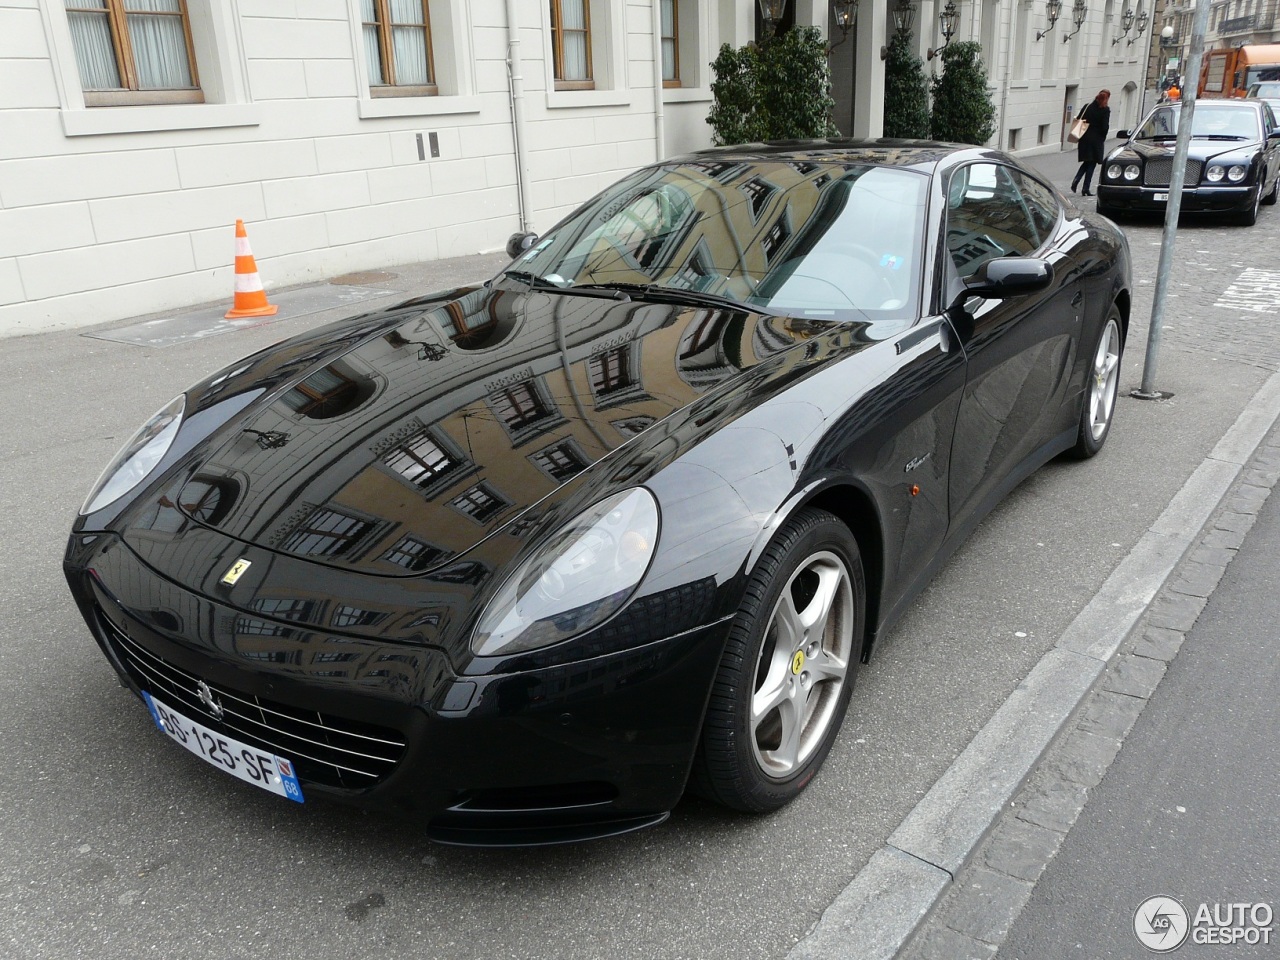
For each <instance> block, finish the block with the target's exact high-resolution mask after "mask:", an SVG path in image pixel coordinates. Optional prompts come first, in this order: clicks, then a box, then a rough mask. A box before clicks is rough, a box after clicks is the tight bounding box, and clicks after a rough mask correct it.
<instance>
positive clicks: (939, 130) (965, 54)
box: [930, 40, 996, 144]
mask: <svg viewBox="0 0 1280 960" xmlns="http://www.w3.org/2000/svg"><path fill="white" fill-rule="evenodd" d="M941 56H942V73H941V74H940V75H938V76H937V77H935V78H934V81H933V115H932V118H931V123H930V127H931V132H932V136H933V139H935V140H947V141H950V142H952V143H974V144H983V143H986V142H987V141H988V140H990V139H991V137H992V135H993V134H994V133H995V132H996V125H995V116H996V108H995V106H994V105H993V104H992V102H991V95H990V94H989V93H988V92H987V71H986V68H985V67H984V66H983V65H982V46H981V45H980V44H978V43H975V42H973V41H972V40H965V41H961V42H959V43H952V44H948V45H947V47H946V48H945V49H944V50H943V51H942V54H941Z"/></svg>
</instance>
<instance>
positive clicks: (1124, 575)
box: [787, 374, 1280, 960]
mask: <svg viewBox="0 0 1280 960" xmlns="http://www.w3.org/2000/svg"><path fill="white" fill-rule="evenodd" d="M1278 417H1280V374H1276V375H1273V376H1272V377H1271V378H1270V379H1269V380H1267V381H1266V382H1265V383H1264V384H1263V385H1262V387H1261V388H1260V389H1259V390H1258V391H1257V393H1256V394H1255V395H1254V397H1253V399H1252V400H1251V401H1250V403H1249V404H1248V405H1247V406H1246V407H1245V409H1244V411H1243V412H1242V413H1241V414H1240V416H1239V417H1238V418H1237V419H1236V421H1235V423H1234V424H1233V425H1232V427H1231V428H1230V429H1229V430H1228V431H1227V433H1226V434H1225V435H1224V436H1223V438H1222V439H1221V440H1220V441H1219V442H1218V444H1217V445H1216V446H1215V447H1214V448H1213V450H1212V451H1211V452H1210V454H1209V455H1208V456H1207V457H1206V458H1205V459H1204V460H1203V461H1202V462H1201V464H1200V466H1199V467H1197V468H1196V470H1195V471H1194V472H1193V473H1192V474H1191V476H1190V477H1189V478H1188V480H1187V481H1186V483H1185V484H1184V485H1183V487H1182V489H1181V490H1179V491H1178V493H1177V494H1176V495H1175V496H1174V497H1173V499H1172V500H1171V501H1170V503H1169V505H1168V507H1167V508H1166V509H1165V510H1164V512H1163V513H1162V514H1161V515H1160V517H1159V518H1158V519H1157V520H1156V522H1155V523H1154V524H1153V525H1152V527H1151V530H1150V531H1149V532H1148V533H1147V534H1146V535H1145V536H1143V537H1142V538H1141V539H1140V540H1139V541H1138V543H1137V545H1136V546H1135V547H1134V548H1133V550H1132V551H1130V553H1129V554H1128V556H1126V557H1125V558H1124V559H1123V560H1122V561H1121V562H1120V563H1119V564H1118V565H1117V567H1116V568H1115V570H1114V571H1113V572H1112V574H1111V576H1110V577H1108V578H1107V580H1106V582H1104V583H1103V585H1102V587H1101V588H1100V589H1099V590H1098V592H1097V593H1096V594H1095V595H1094V597H1093V599H1092V600H1090V602H1089V603H1088V604H1087V605H1086V606H1085V608H1084V609H1083V610H1082V611H1081V612H1080V614H1079V615H1078V616H1077V617H1076V619H1075V620H1074V621H1072V623H1071V624H1070V625H1069V626H1068V627H1067V628H1066V630H1065V631H1064V632H1063V635H1062V636H1061V637H1060V638H1059V640H1058V642H1057V644H1056V645H1055V647H1054V648H1052V649H1051V650H1049V652H1048V653H1046V654H1045V656H1044V657H1043V658H1042V659H1041V660H1040V662H1039V663H1038V664H1037V665H1036V666H1035V667H1034V668H1033V669H1032V671H1031V672H1030V673H1029V674H1028V676H1027V678H1026V679H1025V680H1024V681H1023V682H1022V683H1021V684H1019V685H1018V687H1017V688H1016V689H1015V690H1014V691H1013V693H1012V694H1010V696H1009V698H1008V699H1007V700H1006V701H1005V703H1004V704H1003V705H1002V706H1001V707H1000V708H999V709H998V710H997V711H996V713H995V715H994V716H992V718H991V719H990V720H989V721H988V722H987V724H986V725H985V726H983V728H982V729H981V730H979V731H978V733H977V734H976V735H975V736H974V738H973V740H972V741H971V742H970V744H969V746H968V747H966V748H965V750H964V751H963V752H961V754H960V756H959V757H957V758H956V760H955V761H954V762H953V763H952V765H951V766H950V767H949V768H948V769H947V770H946V771H945V772H944V773H943V774H942V776H941V777H940V778H939V779H938V781H937V782H936V783H935V784H934V786H933V788H932V789H930V790H929V792H928V793H927V794H926V795H925V796H924V797H923V798H922V799H921V800H920V802H919V803H918V804H917V805H916V807H915V809H914V810H912V811H911V813H910V814H908V815H907V817H906V819H905V820H903V822H902V823H901V824H900V825H899V826H898V828H897V829H896V830H895V831H894V832H893V834H892V835H890V837H889V840H888V842H887V843H886V844H885V846H884V847H882V848H881V849H880V850H879V851H877V852H876V853H875V854H873V855H872V858H871V860H870V862H869V863H868V864H867V866H866V867H864V868H863V869H862V871H860V872H859V873H858V874H857V875H856V876H855V877H854V878H853V880H852V881H851V882H850V883H849V885H848V886H847V887H846V888H845V890H844V891H843V892H842V893H841V894H840V895H839V896H837V897H836V899H835V900H834V901H833V902H832V903H831V904H830V906H828V907H827V909H826V910H825V911H824V912H823V914H822V916H821V917H820V918H819V920H818V922H817V923H816V924H815V925H814V927H813V928H812V929H811V930H810V932H809V933H808V935H807V936H806V937H804V938H803V939H801V940H800V941H799V942H798V943H797V944H796V945H795V946H794V947H793V948H792V950H791V951H790V953H789V954H788V955H787V960H811V958H819V957H821V958H841V960H891V958H894V957H898V958H899V960H955V958H957V957H970V956H972V957H990V956H992V955H993V954H994V952H995V950H996V949H997V947H998V945H999V944H1000V943H1001V942H1002V941H1003V940H1004V937H1005V936H1006V935H1007V934H1008V931H1009V929H1010V926H1011V925H1012V923H1013V920H1014V919H1015V918H1016V917H1017V915H1018V913H1020V912H1021V910H1022V907H1023V906H1024V905H1025V903H1026V901H1027V899H1028V898H1029V897H1030V894H1031V889H1032V888H1033V886H1034V880H1028V879H1025V878H1024V877H1022V876H1015V875H1014V874H1012V873H1009V872H1007V868H1008V866H1009V865H1010V864H1011V863H1014V862H1016V861H1017V859H1018V855H1017V854H1015V853H1013V852H1011V851H1013V850H1022V851H1023V855H1022V856H1023V857H1024V860H1025V857H1026V855H1027V854H1026V852H1027V851H1030V850H1032V849H1037V844H1039V845H1040V846H1039V847H1038V848H1039V849H1041V850H1042V852H1044V850H1045V849H1046V848H1045V847H1044V842H1045V839H1046V838H1045V837H1044V835H1043V834H1040V833H1037V832H1035V830H1033V828H1045V829H1049V830H1052V831H1055V832H1056V833H1058V834H1059V839H1058V840H1057V842H1056V843H1055V844H1053V850H1052V852H1050V853H1049V854H1048V856H1046V857H1045V858H1044V859H1043V861H1042V862H1041V863H1040V866H1039V870H1034V871H1033V870H1032V865H1031V864H1029V863H1028V862H1021V863H1020V865H1019V866H1018V867H1017V869H1018V871H1019V872H1020V873H1022V874H1027V873H1030V872H1034V873H1035V875H1036V877H1037V878H1038V877H1039V874H1040V872H1042V871H1043V869H1044V867H1045V866H1046V865H1047V864H1048V861H1049V860H1051V859H1052V856H1053V853H1056V850H1057V844H1060V843H1061V839H1062V838H1063V837H1065V835H1066V833H1067V831H1068V830H1069V829H1070V828H1071V826H1072V824H1074V823H1075V820H1076V818H1077V817H1078V816H1079V814H1080V811H1081V810H1082V809H1083V808H1084V805H1085V803H1086V802H1087V800H1088V789H1089V787H1091V786H1096V785H1097V784H1098V783H1099V782H1100V781H1101V779H1102V777H1103V775H1104V774H1105V773H1106V770H1107V768H1108V767H1109V766H1110V764H1111V762H1112V760H1114V759H1115V756H1116V754H1117V753H1118V752H1119V749H1120V745H1121V743H1122V742H1123V739H1124V736H1125V735H1127V734H1128V732H1129V730H1130V729H1131V728H1132V726H1133V723H1134V722H1135V721H1136V719H1137V716H1138V714H1139V713H1141V707H1142V706H1145V704H1146V701H1147V699H1148V698H1149V697H1150V696H1151V693H1152V692H1153V691H1154V690H1155V688H1156V686H1157V685H1158V684H1159V682H1160V680H1161V679H1162V678H1163V676H1164V672H1165V668H1166V665H1167V662H1168V661H1169V660H1171V659H1172V658H1173V657H1174V656H1176V654H1177V650H1178V648H1179V647H1180V646H1181V644H1182V640H1183V638H1184V637H1185V634H1186V632H1187V631H1188V630H1190V629H1191V627H1192V626H1193V625H1194V623H1195V621H1196V619H1197V618H1198V617H1199V616H1200V613H1201V611H1202V610H1203V609H1204V607H1205V605H1206V604H1207V602H1208V600H1207V593H1206V596H1199V595H1197V594H1198V593H1204V592H1206V591H1205V590H1204V589H1203V588H1204V587H1205V585H1206V584H1208V583H1209V581H1210V580H1212V582H1213V583H1214V584H1216V582H1217V581H1218V580H1219V579H1221V576H1222V573H1223V572H1225V568H1226V564H1227V563H1229V562H1230V559H1231V558H1233V557H1234V555H1235V552H1236V551H1237V550H1238V549H1239V547H1240V545H1241V544H1242V543H1243V542H1244V538H1245V535H1246V534H1247V533H1248V531H1249V529H1250V528H1251V527H1252V526H1253V523H1254V521H1255V520H1256V518H1257V515H1258V512H1259V510H1260V509H1261V506H1262V503H1263V502H1264V501H1265V499H1266V497H1267V495H1268V494H1269V493H1270V490H1271V488H1272V487H1273V486H1274V484H1275V482H1276V480H1277V479H1278V478H1280V440H1277V439H1276V438H1275V437H1269V434H1270V433H1271V431H1272V428H1273V427H1274V425H1275V423H1276V421H1277V418H1278ZM1264 442H1265V444H1266V446H1265V447H1264ZM1246 474H1247V475H1246ZM1193 548H1195V549H1196V550H1198V551H1201V553H1200V555H1199V556H1198V557H1197V559H1196V561H1195V563H1196V567H1191V568H1187V569H1186V570H1185V571H1184V568H1183V560H1184V557H1188V558H1189V555H1190V554H1191V553H1192V551H1193ZM1228 555H1229V556H1228ZM1211 559H1212V560H1219V561H1222V562H1221V563H1217V564H1215V563H1213V562H1210V561H1211ZM1215 567H1220V568H1221V569H1214V568H1215ZM1175 577H1176V579H1175ZM1180 586H1188V587H1190V588H1191V589H1192V590H1193V592H1191V593H1187V592H1182V591H1181V590H1180V589H1179V587H1180ZM1148 631H1154V632H1151V633H1149V632H1148ZM1139 649H1141V650H1142V653H1138V652H1137V651H1138V650H1139ZM1102 694H1110V695H1111V697H1110V698H1107V699H1103V698H1102V696H1101V695H1102ZM1128 700H1133V701H1136V702H1137V703H1138V706H1136V707H1135V706H1134V705H1133V704H1131V703H1128V702H1127V701H1128ZM1082 705H1084V706H1083V707H1082ZM1042 761H1044V762H1042ZM1013 811H1018V812H1017V813H1014V812H1013ZM993 843H995V844H997V846H996V852H995V853H994V855H992V854H990V853H989V851H990V849H991V844H993ZM1000 844H1004V845H1005V847H1004V848H1002V847H1001V846H1000ZM1002 849H1003V852H1002ZM989 856H994V861H995V863H996V864H997V865H1002V867H1001V868H999V869H997V868H993V867H992V865H991V862H990V861H989V860H988V857H989ZM978 871H981V872H978ZM957 938H959V939H957ZM904 948H906V949H905V950H904Z"/></svg>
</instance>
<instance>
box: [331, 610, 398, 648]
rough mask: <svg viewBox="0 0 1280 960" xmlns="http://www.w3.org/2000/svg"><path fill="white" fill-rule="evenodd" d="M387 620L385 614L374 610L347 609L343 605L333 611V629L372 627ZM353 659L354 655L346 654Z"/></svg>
mask: <svg viewBox="0 0 1280 960" xmlns="http://www.w3.org/2000/svg"><path fill="white" fill-rule="evenodd" d="M385 619H387V615H386V614H385V613H379V612H378V611H376V610H365V609H363V608H362V607H349V606H346V605H345V604H344V605H343V606H341V607H338V609H337V610H335V611H333V625H334V626H335V627H374V626H377V625H378V624H379V623H381V622H382V621H383V620H385ZM348 656H350V657H354V654H348Z"/></svg>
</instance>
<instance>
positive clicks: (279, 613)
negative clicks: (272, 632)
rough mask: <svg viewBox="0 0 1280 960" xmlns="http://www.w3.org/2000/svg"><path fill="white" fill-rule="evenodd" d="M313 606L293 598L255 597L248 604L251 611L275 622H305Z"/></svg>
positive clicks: (305, 601)
mask: <svg viewBox="0 0 1280 960" xmlns="http://www.w3.org/2000/svg"><path fill="white" fill-rule="evenodd" d="M313 606H314V604H312V602H311V601H310V600H299V599H296V598H293V597H257V598H256V599H254V600H253V602H251V603H250V604H249V607H250V608H251V609H252V610H255V611H256V612H258V613H261V614H263V615H264V616H268V617H275V618H276V619H277V620H307V619H309V618H310V617H311V610H312V608H313Z"/></svg>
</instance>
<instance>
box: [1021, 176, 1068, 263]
mask: <svg viewBox="0 0 1280 960" xmlns="http://www.w3.org/2000/svg"><path fill="white" fill-rule="evenodd" d="M1013 178H1014V182H1015V183H1016V184H1017V186H1018V190H1019V192H1020V193H1021V194H1022V199H1023V202H1024V203H1026V205H1027V213H1028V214H1030V216H1031V222H1032V223H1033V224H1035V228H1036V233H1037V235H1038V236H1039V239H1040V243H1038V244H1036V246H1041V245H1042V244H1044V243H1045V241H1047V240H1048V239H1049V237H1050V235H1051V234H1052V233H1053V228H1054V227H1056V226H1057V225H1058V211H1059V209H1060V207H1059V206H1058V198H1057V197H1055V196H1054V195H1053V191H1052V190H1050V189H1049V188H1048V187H1046V186H1045V185H1044V184H1043V183H1041V182H1040V181H1039V180H1036V179H1035V178H1033V177H1028V176H1026V175H1025V174H1023V173H1021V172H1020V171H1016V170H1015V171H1013Z"/></svg>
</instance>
